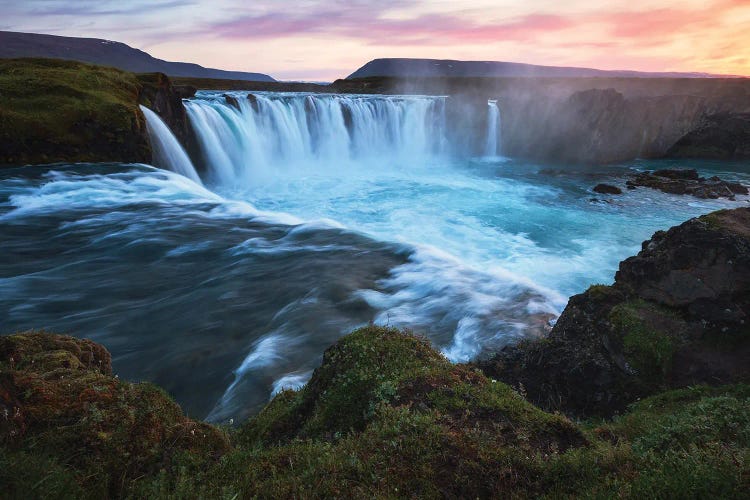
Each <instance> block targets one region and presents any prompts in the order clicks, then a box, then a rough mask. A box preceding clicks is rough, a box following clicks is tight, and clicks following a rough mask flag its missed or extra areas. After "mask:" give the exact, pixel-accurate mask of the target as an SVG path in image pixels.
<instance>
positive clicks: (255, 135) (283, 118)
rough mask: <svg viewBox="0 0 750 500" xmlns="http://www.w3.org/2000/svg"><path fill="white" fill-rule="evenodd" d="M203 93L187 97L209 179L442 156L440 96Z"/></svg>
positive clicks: (230, 180)
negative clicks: (231, 99) (230, 100)
mask: <svg viewBox="0 0 750 500" xmlns="http://www.w3.org/2000/svg"><path fill="white" fill-rule="evenodd" d="M232 96H233V97H234V99H236V105H231V104H228V103H227V101H226V99H225V98H224V97H223V95H222V94H220V93H211V92H200V93H199V95H198V98H197V99H195V100H191V101H186V103H185V104H186V107H187V112H188V117H189V119H190V123H191V125H192V127H193V129H194V131H195V135H196V137H197V138H198V142H199V145H200V148H201V151H202V154H203V156H204V160H205V163H206V166H207V174H208V176H209V177H210V179H211V181H212V182H217V183H220V184H225V185H226V184H242V183H244V182H247V181H251V180H253V179H257V178H258V177H259V176H275V175H277V174H279V173H282V172H284V171H287V170H294V171H296V172H299V171H300V169H302V170H304V169H310V170H315V171H319V170H322V169H342V168H345V169H353V168H357V167H358V166H367V167H373V168H376V167H377V168H387V167H395V166H408V165H409V164H414V163H416V162H424V161H426V160H428V159H429V158H431V157H435V156H440V155H443V154H445V153H446V149H447V147H446V144H447V141H446V127H445V100H444V98H441V97H421V96H409V97H402V96H346V95H303V94H248V93H233V94H232Z"/></svg>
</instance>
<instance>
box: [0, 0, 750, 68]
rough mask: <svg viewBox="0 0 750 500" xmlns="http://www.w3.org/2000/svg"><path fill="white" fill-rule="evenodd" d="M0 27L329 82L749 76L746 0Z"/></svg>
mask: <svg viewBox="0 0 750 500" xmlns="http://www.w3.org/2000/svg"><path fill="white" fill-rule="evenodd" d="M0 12H1V13H2V15H1V16H0V29H1V30H10V31H27V32H35V33H50V34H56V35H68V36H82V37H94V38H105V39H110V40H117V41H121V42H125V43H127V44H129V45H131V46H133V47H137V48H140V49H143V50H146V51H147V52H149V53H150V54H152V55H153V56H155V57H160V58H162V59H169V60H175V61H186V62H196V63H199V64H202V65H204V66H210V67H215V68H222V69H231V70H246V71H260V72H264V73H268V74H270V75H272V76H274V77H276V78H278V79H301V80H321V81H322V80H333V79H335V78H340V77H345V76H346V75H348V74H349V73H351V72H353V71H354V70H355V69H357V68H358V67H359V66H361V65H363V64H364V63H366V62H367V61H369V60H371V59H374V58H377V57H428V58H441V59H463V60H492V61H515V62H527V63H533V64H546V65H555V66H585V67H595V68H601V69H634V70H645V71H705V72H711V73H721V74H739V75H750V0H599V1H592V0H566V1H564V2H560V1H559V0H525V1H520V0H467V1H456V0H452V1H447V0H446V1H443V0H379V1H364V0H299V1H286V0H251V1H245V0H150V1H146V0H130V1H123V0H96V1H88V0H70V1H62V0H20V1H19V0H12V1H10V0H0Z"/></svg>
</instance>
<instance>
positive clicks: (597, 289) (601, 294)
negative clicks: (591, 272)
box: [586, 285, 616, 300]
mask: <svg viewBox="0 0 750 500" xmlns="http://www.w3.org/2000/svg"><path fill="white" fill-rule="evenodd" d="M586 293H588V294H589V295H590V296H591V297H592V298H593V299H594V300H604V299H606V298H608V297H611V296H612V295H613V294H614V293H616V292H615V291H614V289H613V288H612V287H611V286H608V285H591V286H590V287H589V288H588V290H586Z"/></svg>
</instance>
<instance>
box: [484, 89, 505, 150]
mask: <svg viewBox="0 0 750 500" xmlns="http://www.w3.org/2000/svg"><path fill="white" fill-rule="evenodd" d="M487 106H488V110H487V139H486V141H485V147H484V156H489V157H494V156H499V155H500V153H501V152H500V150H499V148H498V144H500V134H501V133H502V128H501V125H502V123H501V121H500V108H498V106H497V101H487Z"/></svg>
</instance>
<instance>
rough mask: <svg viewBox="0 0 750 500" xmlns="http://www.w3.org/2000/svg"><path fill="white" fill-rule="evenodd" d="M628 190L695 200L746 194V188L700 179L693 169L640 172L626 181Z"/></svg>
mask: <svg viewBox="0 0 750 500" xmlns="http://www.w3.org/2000/svg"><path fill="white" fill-rule="evenodd" d="M627 186H628V188H629V189H634V188H636V187H647V188H651V189H658V190H659V191H662V192H665V193H669V194H689V195H691V196H695V197H697V198H709V199H717V198H728V199H730V200H732V199H734V197H735V195H737V194H748V189H747V187H745V186H743V185H742V184H740V183H737V182H728V181H724V180H722V179H720V178H719V177H716V176H714V177H710V178H708V179H706V178H704V177H700V176H699V175H698V172H697V171H696V170H695V169H692V168H691V169H664V170H656V171H655V172H641V173H638V174H635V175H634V176H633V177H632V178H631V179H630V180H628V181H627Z"/></svg>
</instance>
